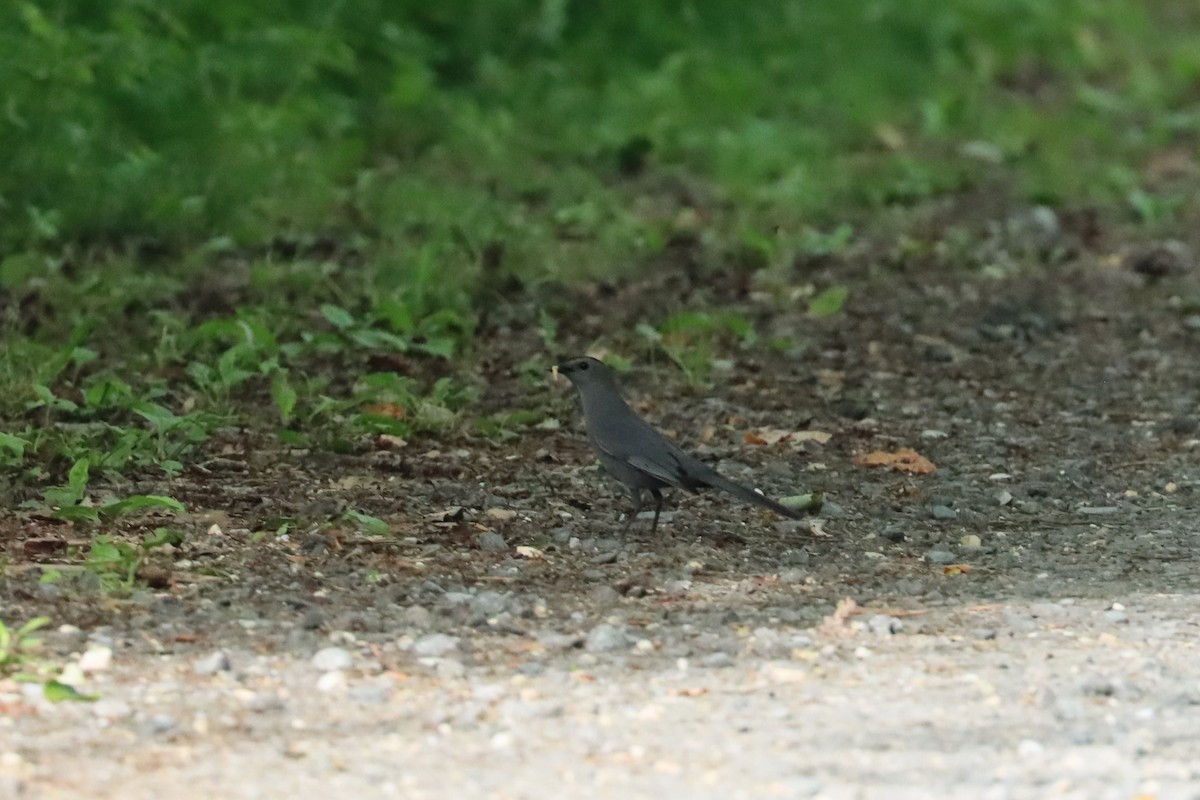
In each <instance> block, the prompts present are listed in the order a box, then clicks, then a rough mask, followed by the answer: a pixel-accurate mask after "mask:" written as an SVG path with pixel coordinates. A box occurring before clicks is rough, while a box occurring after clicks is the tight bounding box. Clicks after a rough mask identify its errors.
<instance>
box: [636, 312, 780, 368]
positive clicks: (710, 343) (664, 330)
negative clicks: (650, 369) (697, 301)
mask: <svg viewBox="0 0 1200 800" xmlns="http://www.w3.org/2000/svg"><path fill="white" fill-rule="evenodd" d="M637 331H638V333H640V334H642V336H643V337H645V338H646V339H647V340H649V341H650V342H653V343H654V344H656V345H657V346H658V347H660V348H661V349H662V351H663V352H664V353H666V354H667V356H668V357H669V358H670V359H671V360H672V361H674V362H675V364H676V366H678V367H679V368H680V369H681V370H682V371H683V373H684V375H685V376H686V377H687V380H688V383H690V384H692V385H693V386H704V385H706V384H707V383H708V379H709V375H710V374H711V373H712V370H713V366H714V364H715V362H716V347H717V345H718V344H719V343H720V342H721V340H723V339H728V338H730V337H733V338H735V339H736V340H737V341H738V342H739V343H740V344H741V346H743V347H751V346H753V345H754V344H755V343H756V342H757V341H758V334H757V332H756V331H755V330H754V325H753V324H752V323H751V322H750V320H749V319H747V318H746V317H745V316H743V315H741V314H738V313H736V312H733V311H716V312H706V311H682V312H679V313H677V314H674V315H672V316H670V317H668V318H667V319H666V320H665V321H664V322H663V323H662V324H661V325H659V327H657V328H654V327H651V326H650V325H646V324H644V323H643V324H641V325H638V326H637Z"/></svg>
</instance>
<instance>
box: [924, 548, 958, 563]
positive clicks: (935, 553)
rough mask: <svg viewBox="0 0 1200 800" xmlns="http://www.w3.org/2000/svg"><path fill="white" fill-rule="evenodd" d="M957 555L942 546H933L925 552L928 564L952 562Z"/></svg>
mask: <svg viewBox="0 0 1200 800" xmlns="http://www.w3.org/2000/svg"><path fill="white" fill-rule="evenodd" d="M957 559H958V556H957V555H956V554H954V553H953V552H951V551H949V550H947V549H945V548H944V547H935V548H933V549H932V550H930V551H929V552H928V553H926V554H925V560H926V561H928V562H929V563H930V564H953V563H954V562H955V561H956V560H957Z"/></svg>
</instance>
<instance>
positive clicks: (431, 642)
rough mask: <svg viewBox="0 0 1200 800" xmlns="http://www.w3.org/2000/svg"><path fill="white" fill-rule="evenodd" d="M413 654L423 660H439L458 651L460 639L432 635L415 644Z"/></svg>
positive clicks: (439, 634)
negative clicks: (452, 651) (451, 652)
mask: <svg viewBox="0 0 1200 800" xmlns="http://www.w3.org/2000/svg"><path fill="white" fill-rule="evenodd" d="M412 649H413V652H414V653H416V654H417V655H418V656H421V657H422V658H438V657H441V656H444V655H446V653H449V652H450V651H451V650H457V649H458V637H457V636H448V635H446V634H444V633H431V634H429V635H428V636H422V637H421V638H420V639H417V640H416V641H415V642H413V647H412Z"/></svg>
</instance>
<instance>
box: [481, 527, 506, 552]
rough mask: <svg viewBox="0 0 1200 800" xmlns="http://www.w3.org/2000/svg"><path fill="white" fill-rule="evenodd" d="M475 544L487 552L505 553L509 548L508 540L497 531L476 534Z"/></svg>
mask: <svg viewBox="0 0 1200 800" xmlns="http://www.w3.org/2000/svg"><path fill="white" fill-rule="evenodd" d="M475 544H476V545H478V546H479V549H480V550H483V551H484V552H485V553H503V552H505V551H507V550H508V542H506V541H504V537H503V536H501V535H500V534H498V533H496V532H495V531H482V532H480V533H479V534H477V535H476V536H475Z"/></svg>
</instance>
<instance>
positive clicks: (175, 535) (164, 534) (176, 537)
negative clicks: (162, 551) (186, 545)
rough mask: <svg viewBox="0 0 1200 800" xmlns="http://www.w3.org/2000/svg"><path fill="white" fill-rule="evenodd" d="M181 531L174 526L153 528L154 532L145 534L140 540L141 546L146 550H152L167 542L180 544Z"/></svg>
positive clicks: (181, 539)
mask: <svg viewBox="0 0 1200 800" xmlns="http://www.w3.org/2000/svg"><path fill="white" fill-rule="evenodd" d="M182 543H183V531H180V530H176V529H175V528H155V529H154V533H151V534H147V536H146V538H145V539H143V540H142V547H144V548H145V549H147V550H153V549H154V548H155V547H162V546H163V545H168V544H182Z"/></svg>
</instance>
